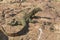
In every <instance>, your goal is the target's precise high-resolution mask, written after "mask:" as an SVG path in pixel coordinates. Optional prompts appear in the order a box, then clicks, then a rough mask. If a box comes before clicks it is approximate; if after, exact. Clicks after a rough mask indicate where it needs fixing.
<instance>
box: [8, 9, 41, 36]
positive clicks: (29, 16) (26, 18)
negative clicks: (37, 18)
mask: <svg viewBox="0 0 60 40" xmlns="http://www.w3.org/2000/svg"><path fill="white" fill-rule="evenodd" d="M39 11H42V9H40V8H34V9H33V10H32V11H31V12H29V13H28V14H26V15H25V16H24V17H23V20H22V21H21V24H22V25H23V26H24V28H23V29H22V30H20V31H18V32H17V33H12V34H8V36H11V37H15V36H21V35H25V34H27V33H28V32H29V29H28V28H29V22H30V19H31V20H32V19H33V18H32V17H33V16H34V15H35V14H36V13H37V12H39ZM13 25H14V24H13Z"/></svg>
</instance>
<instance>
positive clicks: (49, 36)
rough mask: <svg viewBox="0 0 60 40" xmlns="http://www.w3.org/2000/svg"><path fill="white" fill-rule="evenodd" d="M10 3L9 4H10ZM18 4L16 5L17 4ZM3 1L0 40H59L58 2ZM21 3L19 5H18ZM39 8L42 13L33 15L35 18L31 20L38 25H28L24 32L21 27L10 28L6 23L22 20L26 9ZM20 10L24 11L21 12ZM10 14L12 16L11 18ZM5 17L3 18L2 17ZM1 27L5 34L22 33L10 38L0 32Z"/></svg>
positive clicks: (59, 14) (0, 15)
mask: <svg viewBox="0 0 60 40" xmlns="http://www.w3.org/2000/svg"><path fill="white" fill-rule="evenodd" d="M10 2H11V3H10ZM17 2H18V3H17ZM17 2H16V1H15V0H9V1H6V0H3V1H1V2H0V25H1V26H0V30H1V31H0V39H1V40H60V2H59V0H58V1H56V0H23V1H22V2H21V1H19V0H17ZM20 2H21V3H20ZM35 7H37V8H38V7H39V8H40V9H41V10H42V11H39V12H37V13H36V14H35V16H38V17H39V18H38V17H37V18H33V20H35V21H37V22H38V23H29V27H28V28H26V29H25V30H24V29H23V28H24V27H23V26H21V25H17V26H11V25H8V23H9V22H10V21H11V20H12V19H14V18H15V19H17V18H18V20H19V19H20V18H22V16H23V12H24V11H25V12H26V13H28V11H31V10H28V8H31V9H33V8H35ZM21 10H24V11H22V12H21ZM12 14H14V16H13V17H12ZM4 15H5V16H4ZM1 27H3V28H4V30H5V31H6V32H7V33H17V32H19V31H21V30H22V29H23V30H24V31H22V32H21V33H22V34H23V35H22V34H21V35H19V36H15V37H11V36H8V35H6V34H4V32H3V31H2V30H3V29H1Z"/></svg>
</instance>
